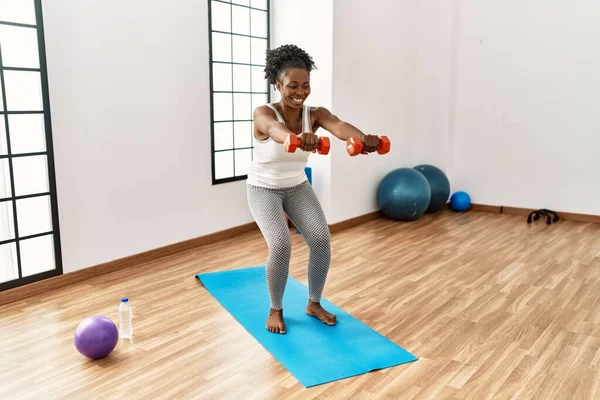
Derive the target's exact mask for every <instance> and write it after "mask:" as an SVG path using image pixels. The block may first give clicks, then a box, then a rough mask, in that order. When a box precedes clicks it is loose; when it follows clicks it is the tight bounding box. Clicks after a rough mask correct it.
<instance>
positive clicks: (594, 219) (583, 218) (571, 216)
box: [502, 207, 600, 224]
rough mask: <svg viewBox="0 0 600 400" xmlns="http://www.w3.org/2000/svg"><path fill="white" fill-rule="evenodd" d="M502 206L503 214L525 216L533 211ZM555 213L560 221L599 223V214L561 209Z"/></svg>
mask: <svg viewBox="0 0 600 400" xmlns="http://www.w3.org/2000/svg"><path fill="white" fill-rule="evenodd" d="M502 208H503V213H504V214H510V215H522V216H527V215H529V214H530V213H531V212H532V211H535V210H533V209H527V208H520V207H502ZM553 211H556V210H553ZM556 213H557V214H558V216H559V217H560V220H561V221H573V222H587V223H594V224H600V215H593V214H577V213H569V212H562V211H556Z"/></svg>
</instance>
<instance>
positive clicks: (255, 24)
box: [251, 10, 267, 38]
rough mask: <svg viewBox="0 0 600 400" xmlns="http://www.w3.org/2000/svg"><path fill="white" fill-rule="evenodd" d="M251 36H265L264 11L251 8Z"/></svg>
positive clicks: (265, 15)
mask: <svg viewBox="0 0 600 400" xmlns="http://www.w3.org/2000/svg"><path fill="white" fill-rule="evenodd" d="M251 13H252V15H251V20H252V31H251V34H252V36H260V37H264V38H266V37H267V13H266V12H265V11H258V10H252V11H251Z"/></svg>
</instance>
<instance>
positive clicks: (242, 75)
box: [233, 65, 250, 92]
mask: <svg viewBox="0 0 600 400" xmlns="http://www.w3.org/2000/svg"><path fill="white" fill-rule="evenodd" d="M233 90H234V91H236V92H249V91H250V66H248V65H234V66H233Z"/></svg>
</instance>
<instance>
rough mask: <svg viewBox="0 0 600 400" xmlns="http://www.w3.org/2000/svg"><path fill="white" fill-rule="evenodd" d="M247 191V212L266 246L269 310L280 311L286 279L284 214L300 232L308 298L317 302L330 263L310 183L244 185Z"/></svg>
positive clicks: (321, 216)
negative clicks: (304, 250) (279, 186)
mask: <svg viewBox="0 0 600 400" xmlns="http://www.w3.org/2000/svg"><path fill="white" fill-rule="evenodd" d="M247 191H248V205H249V207H250V212H251V213H252V216H253V217H254V219H255V221H256V223H257V224H258V227H259V228H260V231H261V232H262V234H263V236H264V237H265V240H266V241H267V245H268V247H269V256H268V258H267V266H266V269H267V286H268V288H269V297H270V299H271V308H273V309H275V310H281V309H282V307H283V306H282V301H283V292H284V291H285V285H286V283H287V279H288V272H289V265H290V255H291V252H292V243H291V237H290V230H289V228H288V225H287V223H286V220H285V214H287V215H288V217H289V218H290V220H291V221H292V222H293V223H294V225H296V226H297V227H298V229H300V231H301V232H302V235H303V237H304V240H305V241H306V244H307V245H308V247H309V258H308V271H307V272H308V294H309V298H310V300H312V301H315V302H319V301H321V294H322V293H323V287H324V286H325V280H326V279H327V273H328V272H329V263H330V261H331V248H330V236H329V227H328V226H327V221H326V220H325V214H324V212H323V209H322V208H321V204H320V203H319V200H318V199H317V196H316V194H315V192H314V190H313V188H312V186H311V185H310V183H308V181H305V182H304V183H301V184H300V185H297V186H294V187H290V188H282V189H269V188H263V187H257V186H252V185H248V189H247Z"/></svg>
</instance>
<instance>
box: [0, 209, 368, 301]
mask: <svg viewBox="0 0 600 400" xmlns="http://www.w3.org/2000/svg"><path fill="white" fill-rule="evenodd" d="M377 218H379V212H378V211H377V212H373V213H369V214H366V215H361V216H359V217H356V218H352V219H349V220H347V221H342V222H338V223H336V224H332V225H329V229H330V232H339V231H341V230H343V229H347V228H350V227H353V226H356V225H360V224H362V223H364V222H368V221H371V220H374V219H377ZM253 230H258V226H257V225H256V223H255V222H251V223H249V224H245V225H241V226H237V227H234V228H231V229H227V230H224V231H220V232H215V233H212V234H209V235H206V236H201V237H198V238H194V239H190V240H186V241H183V242H179V243H174V244H172V245H168V246H164V247H160V248H158V249H154V250H150V251H146V252H143V253H139V254H134V255H132V256H129V257H125V258H121V259H118V260H114V261H109V262H106V263H103V264H100V265H95V266H93V267H88V268H84V269H81V270H78V271H75V272H70V273H67V274H64V275H59V276H56V277H53V278H49V279H45V280H43V281H39V282H34V283H31V284H28V285H24V286H19V287H16V288H14V289H9V290H5V291H3V292H0V306H1V305H4V304H8V303H12V302H15V301H18V300H23V299H26V298H28V297H31V296H34V295H36V294H40V293H44V292H47V291H50V290H54V289H60V288H63V287H66V286H69V285H73V284H75V283H79V282H83V281H86V280H88V279H92V278H96V277H98V276H102V275H106V274H109V273H111V272H115V271H119V270H122V269H125V268H129V267H133V266H136V265H140V264H144V263H148V262H152V261H156V260H158V259H161V258H164V257H168V256H171V255H174V254H178V253H181V252H184V251H187V250H191V249H195V248H198V247H200V246H205V245H207V244H211V243H215V242H218V241H220V240H225V239H228V238H231V237H234V236H237V235H240V234H243V233H246V232H250V231H253Z"/></svg>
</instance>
